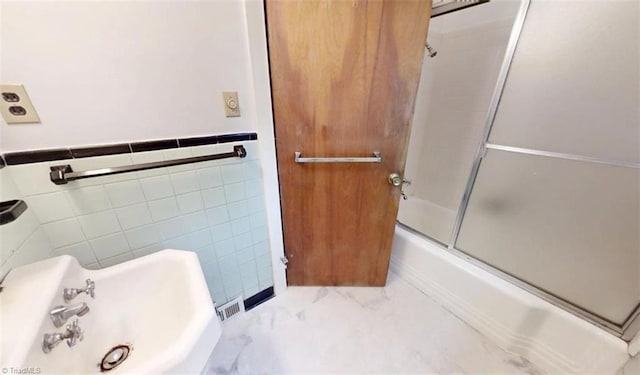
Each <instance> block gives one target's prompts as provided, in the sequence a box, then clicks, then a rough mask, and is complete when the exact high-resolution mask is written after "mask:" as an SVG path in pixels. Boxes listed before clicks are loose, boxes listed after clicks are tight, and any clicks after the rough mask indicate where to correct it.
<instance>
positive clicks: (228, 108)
mask: <svg viewBox="0 0 640 375" xmlns="http://www.w3.org/2000/svg"><path fill="white" fill-rule="evenodd" d="M222 102H223V104H224V113H225V115H226V116H227V117H240V102H239V101H238V93H237V92H235V91H233V92H232V91H224V92H222Z"/></svg>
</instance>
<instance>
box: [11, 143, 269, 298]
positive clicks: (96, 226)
mask: <svg viewBox="0 0 640 375" xmlns="http://www.w3.org/2000/svg"><path fill="white" fill-rule="evenodd" d="M256 138H257V136H256V134H255V133H248V134H239V135H234V136H228V135H227V136H226V140H234V139H237V140H240V139H245V140H242V141H241V142H237V141H236V142H228V143H218V144H206V143H211V142H213V143H215V142H217V139H216V137H202V138H197V139H195V138H191V139H184V140H180V144H181V145H182V146H186V147H179V148H178V147H177V142H176V141H175V140H165V141H162V142H147V143H135V144H132V145H131V146H132V147H131V148H132V149H133V150H134V152H126V153H118V154H113V155H102V156H93V157H82V158H74V159H61V160H48V161H41V162H35V163H25V164H17V165H11V164H13V163H16V162H25V161H27V159H29V158H31V160H37V159H34V157H35V156H34V155H36V154H31V155H30V154H29V153H9V154H5V160H6V161H7V164H8V165H7V166H6V167H5V168H3V169H2V170H1V171H0V173H2V177H1V180H2V184H3V186H2V187H3V189H2V198H3V199H4V198H5V195H6V196H7V198H9V196H8V195H11V198H12V199H16V196H17V197H20V198H22V199H24V200H25V201H26V202H27V204H28V206H29V209H28V210H27V212H26V213H25V214H24V215H22V217H20V218H19V219H18V220H16V221H15V222H14V223H11V224H9V226H12V227H11V228H9V226H7V225H4V226H2V228H1V230H2V232H0V233H2V266H1V267H2V268H0V272H1V273H2V274H4V273H6V272H7V271H8V270H9V269H10V268H11V267H15V266H18V265H20V264H24V263H29V262H32V261H35V260H39V259H44V258H47V257H49V256H57V255H62V254H68V255H72V256H74V257H76V258H77V259H78V261H79V262H80V263H81V264H82V265H83V266H85V267H87V268H92V269H97V268H103V267H108V266H111V265H114V264H118V263H121V262H125V261H127V260H131V259H134V258H137V257H141V256H144V255H147V254H150V253H153V252H156V251H159V250H162V249H165V248H172V249H182V250H190V251H195V252H196V253H197V254H198V256H199V258H200V263H201V265H202V268H203V271H204V274H205V277H206V279H207V283H208V285H209V290H210V291H211V294H212V298H213V299H214V300H215V301H216V302H217V303H219V304H220V303H224V302H226V301H228V300H230V299H233V298H235V297H237V296H243V299H247V298H248V297H251V296H253V295H255V294H257V293H258V292H260V291H261V290H264V289H268V288H269V287H271V286H272V285H273V277H272V270H271V254H270V250H269V241H268V230H267V222H266V215H265V203H264V198H263V184H262V172H261V168H260V161H259V159H258V148H257V142H256ZM223 140H224V139H223ZM237 144H242V145H244V147H245V149H246V150H247V157H246V158H243V159H240V158H230V159H222V160H214V161H206V162H199V163H193V164H185V165H179V166H174V167H168V168H159V169H153V170H146V171H140V172H129V173H122V174H117V175H111V176H104V177H97V178H90V179H84V180H77V181H71V182H69V183H67V184H66V185H54V184H53V183H52V182H51V181H50V180H49V167H50V166H53V165H60V164H70V165H71V166H72V168H73V170H74V171H82V170H88V169H97V168H106V167H115V166H123V165H131V164H137V163H146V162H152V161H162V160H172V159H178V158H186V157H192V156H201V155H208V154H216V153H222V152H229V151H230V150H232V149H233V146H234V145H237ZM166 147H171V148H166ZM157 148H162V149H157ZM97 149H98V150H99V151H100V152H101V153H111V152H118V151H127V150H128V149H129V147H126V148H123V147H122V146H121V145H120V146H112V147H100V148H97ZM148 149H155V150H153V151H146V150H148ZM75 150H78V149H72V150H71V153H73V154H76V155H78V152H76V151H75ZM136 150H139V151H140V152H135V151H136ZM48 159H50V158H48ZM5 186H6V187H5ZM14 228H15V229H16V230H14Z"/></svg>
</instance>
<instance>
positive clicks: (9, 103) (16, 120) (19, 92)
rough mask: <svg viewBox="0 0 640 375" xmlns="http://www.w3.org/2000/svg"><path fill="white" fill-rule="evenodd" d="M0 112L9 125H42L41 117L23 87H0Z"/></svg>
mask: <svg viewBox="0 0 640 375" xmlns="http://www.w3.org/2000/svg"><path fill="white" fill-rule="evenodd" d="M0 112H2V117H3V118H4V121H5V122H6V123H7V124H38V123H40V117H38V113H36V109H35V108H34V107H33V104H31V100H30V99H29V95H27V90H25V88H24V86H22V85H0Z"/></svg>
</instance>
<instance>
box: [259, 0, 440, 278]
mask: <svg viewBox="0 0 640 375" xmlns="http://www.w3.org/2000/svg"><path fill="white" fill-rule="evenodd" d="M266 14H267V31H268V42H269V60H270V68H271V81H272V94H273V106H274V120H275V133H276V148H277V156H278V173H279V179H280V194H281V200H282V211H283V212H282V214H283V227H284V228H283V229H284V238H285V252H286V255H287V258H288V259H289V264H288V269H287V279H288V283H289V284H290V285H377V286H381V285H384V284H385V282H386V278H387V270H388V267H389V257H390V251H391V243H392V240H393V233H394V227H395V222H396V215H397V211H398V202H399V198H400V188H398V187H393V186H391V185H390V184H389V182H388V176H389V174H390V173H393V172H396V173H399V174H402V172H403V170H404V165H405V158H406V153H407V145H408V137H409V131H410V123H411V118H412V115H413V108H414V101H415V96H416V91H417V88H418V81H419V78H420V71H421V65H422V59H423V55H424V47H425V43H426V37H427V28H428V24H429V19H430V16H431V1H428V0H427V1H417V0H414V1H402V0H397V1H346V0H337V1H336V0H334V1H331V0H323V1H282V0H278V1H267V3H266ZM374 151H378V152H380V155H381V158H382V162H380V163H295V161H294V153H295V152H300V153H301V156H302V157H345V156H346V157H371V156H372V153H373V152H374Z"/></svg>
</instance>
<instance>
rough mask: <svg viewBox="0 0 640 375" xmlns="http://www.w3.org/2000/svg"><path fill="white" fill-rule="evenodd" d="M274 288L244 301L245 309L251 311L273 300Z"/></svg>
mask: <svg viewBox="0 0 640 375" xmlns="http://www.w3.org/2000/svg"><path fill="white" fill-rule="evenodd" d="M273 296H274V294H273V287H272V286H271V287H269V288H267V289H265V290H263V291H262V292H258V293H257V294H254V295H252V296H251V297H249V298H247V299H245V300H244V309H245V310H247V311H248V310H251V309H253V308H254V307H256V306H258V305H259V304H261V303H263V302H265V301H267V300H269V299H271V298H273Z"/></svg>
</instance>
